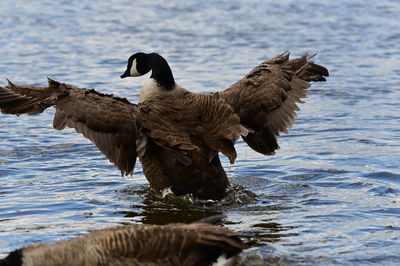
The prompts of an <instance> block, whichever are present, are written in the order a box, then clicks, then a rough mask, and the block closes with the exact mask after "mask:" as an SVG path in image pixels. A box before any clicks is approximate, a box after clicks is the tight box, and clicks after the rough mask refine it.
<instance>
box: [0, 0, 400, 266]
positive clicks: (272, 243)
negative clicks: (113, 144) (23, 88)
mask: <svg viewBox="0 0 400 266" xmlns="http://www.w3.org/2000/svg"><path fill="white" fill-rule="evenodd" d="M399 15H400V2H399V1H398V0H382V1H372V0H353V1H347V0H336V1H329V2H328V1H311V0H304V1H295V0H281V1H279V3H278V1H262V0H249V1H247V0H246V1H244V0H243V1H239V0H234V1H218V3H215V2H211V1H209V2H208V1H177V0H171V1H146V2H145V1H128V0H126V1H123V0H111V1H110V0H99V1H95V2H94V1H85V0H79V1H77V0H69V1H58V2H57V4H55V1H50V0H37V1H25V0H2V1H1V2H0V17H1V19H0V36H1V38H0V48H1V49H0V77H2V78H5V77H7V78H9V79H11V80H12V81H14V82H16V83H18V84H34V85H44V84H45V83H46V77H51V78H54V79H56V80H60V81H63V82H68V83H71V84H73V85H76V86H80V87H86V88H96V89H97V90H99V91H102V92H105V93H114V94H116V95H119V96H123V97H127V98H129V99H130V100H131V101H133V102H136V101H137V100H138V93H139V89H140V87H141V85H142V84H143V82H144V80H145V78H136V79H124V80H121V79H120V78H119V75H120V74H121V73H122V72H123V71H124V70H125V64H126V60H127V58H128V57H129V56H130V55H131V54H132V53H135V52H138V51H144V52H153V51H156V52H159V53H161V54H162V55H164V56H165V57H166V59H167V60H168V62H169V63H170V65H171V68H172V70H173V72H174V74H175V78H176V81H177V82H178V83H179V84H180V85H181V86H183V87H185V88H187V89H189V90H192V91H197V92H208V91H215V90H222V89H225V88H227V87H228V86H230V85H231V84H232V83H234V82H235V81H236V80H238V79H240V78H241V77H243V76H244V75H245V74H246V73H247V72H248V71H249V70H251V69H252V68H253V67H254V66H256V65H257V64H258V63H259V62H261V61H262V60H264V59H266V58H270V57H272V56H274V55H276V54H279V53H282V52H284V51H286V50H290V51H291V52H292V55H294V56H299V55H302V54H303V53H305V52H309V53H311V54H313V53H318V55H317V56H316V57H315V60H316V62H318V63H320V64H322V65H324V66H326V67H327V68H328V69H329V70H330V73H331V76H330V77H329V79H328V82H326V83H324V84H322V83H318V84H314V85H313V86H312V88H311V89H310V92H309V97H308V98H307V99H306V103H305V104H303V105H302V106H301V111H300V112H299V113H298V119H297V122H296V123H295V124H294V126H293V128H292V129H291V130H290V131H289V134H287V135H282V136H281V137H280V140H279V141H280V146H281V149H280V150H279V151H278V152H277V154H276V155H275V156H272V157H264V156H262V155H259V154H256V153H255V152H253V151H252V150H251V149H250V148H248V147H247V146H245V145H244V144H243V142H239V143H238V144H237V146H236V147H237V150H238V160H237V162H236V164H235V165H233V166H231V165H229V163H228V161H227V160H226V158H223V163H224V165H225V167H226V170H227V173H228V175H229V177H230V179H231V182H232V183H233V184H235V188H234V189H233V190H232V192H230V194H229V196H228V198H227V199H225V200H223V201H222V202H218V203H204V202H193V203H191V202H190V201H189V200H188V199H186V198H171V199H159V198H158V197H157V196H156V195H153V193H151V192H149V191H148V189H147V188H148V184H147V181H146V179H145V177H144V175H143V173H142V171H141V166H140V164H138V165H137V166H136V173H135V175H134V176H133V177H132V178H122V177H121V176H120V175H119V171H118V170H117V169H116V168H115V167H114V166H113V165H111V164H110V163H109V162H108V160H107V159H105V157H104V156H103V155H102V154H101V153H100V152H99V151H98V150H97V149H96V147H95V146H94V145H93V144H91V143H90V142H89V141H87V140H86V139H84V138H83V137H82V136H81V135H79V134H77V133H75V132H74V131H73V130H71V129H68V130H64V131H55V130H54V129H53V128H52V117H53V115H54V109H52V110H47V111H46V112H45V113H44V114H41V115H38V116H29V117H28V116H20V117H15V116H8V115H0V180H1V186H0V257H4V256H5V255H6V254H7V253H8V252H9V251H11V250H14V249H16V248H19V247H21V246H24V245H27V244H31V243H36V242H40V241H55V240H65V239H70V238H73V237H76V236H79V235H81V234H83V233H85V232H88V231H90V230H93V229H98V228H104V227H109V226H113V225H117V224H128V223H158V224H164V223H169V222H190V221H194V220H196V219H199V218H202V217H206V216H209V215H212V214H216V213H223V214H225V215H226V216H227V218H226V221H225V224H226V226H228V227H229V228H231V229H233V230H235V231H237V232H239V233H240V234H243V235H244V236H245V240H246V241H251V242H252V243H253V244H254V247H253V248H251V249H249V250H246V251H245V252H243V253H242V254H241V255H240V257H239V259H238V262H237V263H238V264H240V265H264V264H267V263H269V264H275V265H282V264H290V265H293V264H294V265H329V264H340V265H368V264H379V265H391V264H398V263H400V253H399V250H400V166H399V163H400V92H399V90H400V85H399V84H400V45H399V44H400V20H399ZM5 84H6V81H5V79H3V81H2V82H1V85H5ZM239 186H241V187H242V188H240V187H239ZM253 193H254V195H253Z"/></svg>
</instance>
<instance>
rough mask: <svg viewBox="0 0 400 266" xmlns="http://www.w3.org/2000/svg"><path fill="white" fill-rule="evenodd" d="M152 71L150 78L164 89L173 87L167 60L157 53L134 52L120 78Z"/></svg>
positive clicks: (173, 82)
mask: <svg viewBox="0 0 400 266" xmlns="http://www.w3.org/2000/svg"><path fill="white" fill-rule="evenodd" d="M150 70H151V71H152V73H151V76H150V78H153V79H155V80H156V81H157V83H158V84H159V85H160V86H162V87H163V88H164V89H166V90H171V89H173V88H174V85H175V80H174V77H173V75H172V71H171V68H170V67H169V65H168V63H167V61H166V60H165V59H164V58H163V57H162V56H161V55H159V54H157V53H150V54H145V53H136V54H133V55H131V57H129V59H128V65H127V67H126V70H125V72H124V73H123V74H122V75H121V78H126V77H138V76H142V75H144V74H146V73H148V72H149V71H150Z"/></svg>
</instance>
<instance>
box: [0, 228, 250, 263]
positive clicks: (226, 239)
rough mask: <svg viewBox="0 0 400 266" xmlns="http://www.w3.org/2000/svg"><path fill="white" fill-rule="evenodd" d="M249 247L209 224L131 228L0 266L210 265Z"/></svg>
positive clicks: (26, 252) (25, 252)
mask: <svg viewBox="0 0 400 266" xmlns="http://www.w3.org/2000/svg"><path fill="white" fill-rule="evenodd" d="M245 248H247V246H246V245H245V244H244V243H243V242H242V241H241V240H240V239H239V237H238V235H237V234H235V233H234V232H232V231H231V230H229V229H227V228H224V227H220V226H215V225H211V224H207V223H192V224H169V225H146V224H141V225H126V226H119V227H114V228H108V229H101V230H95V231H92V232H90V233H88V234H86V235H84V236H82V237H79V238H76V239H73V240H69V241H60V242H52V243H41V244H33V245H29V246H26V247H23V248H21V249H19V250H16V251H14V252H12V253H10V255H9V256H8V257H7V258H5V259H4V260H0V265H2V266H3V265H4V266H6V265H30V266H36V265H38V266H39V265H40V266H46V265H48V266H53V265H71V266H81V265H82V266H84V265H85V266H90V265H104V266H105V265H116V266H118V265H141V266H150V265H154V266H156V265H166V266H168V265H171V266H174V265H175V266H179V265H211V264H212V263H213V262H215V261H216V260H217V258H218V257H219V256H221V255H222V254H224V255H225V256H226V257H228V258H229V257H231V256H233V255H235V254H237V253H239V252H241V251H242V250H243V249H245Z"/></svg>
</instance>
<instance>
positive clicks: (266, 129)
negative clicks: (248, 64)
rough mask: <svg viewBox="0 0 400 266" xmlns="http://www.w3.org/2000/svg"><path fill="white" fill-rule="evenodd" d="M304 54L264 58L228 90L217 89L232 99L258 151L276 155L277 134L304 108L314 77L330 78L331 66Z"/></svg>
mask: <svg viewBox="0 0 400 266" xmlns="http://www.w3.org/2000/svg"><path fill="white" fill-rule="evenodd" d="M309 59H310V57H309V56H308V55H307V54H305V55H304V56H302V57H300V58H296V59H292V60H289V53H284V54H281V55H278V56H276V57H274V58H272V59H270V60H267V61H264V62H262V63H261V64H260V65H258V66H257V67H256V68H254V69H253V70H252V71H250V73H249V74H247V75H246V76H245V77H244V78H242V79H241V80H239V81H238V82H236V83H235V84H233V85H232V86H231V87H229V88H228V89H226V90H225V91H222V92H219V93H216V96H217V97H221V98H223V99H224V100H225V101H226V102H227V103H229V104H230V105H231V106H232V107H233V108H234V110H235V112H236V113H237V114H239V116H240V121H241V123H242V124H243V125H245V126H246V127H247V128H248V129H249V131H250V133H249V134H248V135H247V136H243V139H244V140H245V141H246V142H247V144H248V145H249V146H250V147H251V148H252V149H254V150H255V151H257V152H260V153H262V154H265V155H272V154H274V151H275V150H276V149H278V148H279V146H278V143H277V138H276V137H277V136H278V135H279V134H280V133H281V132H285V133H287V130H288V128H289V127H290V126H291V125H292V123H293V122H294V120H295V118H296V111H298V110H300V109H299V107H298V106H297V103H303V101H302V98H304V97H306V95H307V89H308V88H309V87H310V86H311V84H310V83H309V82H310V81H326V80H325V76H329V73H328V70H327V69H326V68H325V67H323V66H320V65H317V64H315V63H313V62H312V61H310V60H309Z"/></svg>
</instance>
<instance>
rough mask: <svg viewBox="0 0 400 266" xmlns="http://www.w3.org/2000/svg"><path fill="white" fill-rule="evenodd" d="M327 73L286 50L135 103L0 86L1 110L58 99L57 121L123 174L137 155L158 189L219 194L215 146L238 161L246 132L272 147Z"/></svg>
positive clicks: (222, 182)
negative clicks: (207, 86)
mask: <svg viewBox="0 0 400 266" xmlns="http://www.w3.org/2000/svg"><path fill="white" fill-rule="evenodd" d="M157 71H158V72H157V73H159V72H160V70H159V69H157ZM153 72H154V70H153ZM324 76H328V71H327V70H326V68H324V67H322V66H319V65H316V64H314V63H313V62H311V61H309V60H308V56H307V55H304V56H303V57H300V58H297V59H293V60H289V54H283V55H279V56H276V57H274V58H272V59H270V60H267V61H265V62H263V63H261V64H260V65H259V66H257V67H256V68H254V69H253V70H252V71H251V72H250V73H249V74H248V75H246V76H245V77H244V78H242V79H241V80H239V81H238V82H236V83H235V84H233V85H232V86H231V87H229V88H228V89H226V90H225V91H222V92H217V93H212V94H208V95H203V94H198V93H192V92H189V91H187V90H185V89H183V88H181V87H179V86H178V85H173V86H172V87H171V88H169V90H168V91H164V90H163V88H162V87H160V88H157V87H156V88H152V89H154V90H155V91H156V93H153V94H146V98H144V99H143V100H142V101H141V102H140V103H139V104H132V103H129V102H128V101H127V100H126V99H122V98H117V97H113V96H111V95H105V94H101V93H98V92H96V91H94V90H86V89H79V88H76V87H73V86H70V85H67V84H64V83H58V82H55V81H52V80H49V86H48V87H34V86H17V85H14V84H12V83H10V84H9V85H8V86H7V87H0V109H1V111H2V112H3V113H9V114H23V113H28V114H34V113H40V112H43V110H44V109H46V108H47V107H49V106H55V108H56V110H57V112H56V115H55V118H54V123H53V125H54V127H55V128H56V129H63V128H64V127H65V126H68V127H73V128H75V129H76V130H77V131H78V132H80V133H82V134H83V135H84V136H85V137H87V138H89V139H90V140H91V141H93V142H94V143H95V144H96V145H97V147H98V148H99V149H100V150H101V151H102V152H103V153H104V154H105V155H106V156H107V157H108V158H109V160H110V161H111V162H113V163H114V164H115V165H116V166H117V167H118V168H119V169H120V170H121V173H122V174H123V175H127V174H131V173H132V172H133V168H134V165H135V162H136V157H139V159H140V160H141V162H142V165H143V171H144V173H145V176H146V178H147V179H148V180H149V182H150V185H151V186H152V187H153V188H155V189H158V190H162V189H165V188H168V187H171V189H172V191H173V192H174V193H176V194H178V195H181V194H187V193H192V194H193V195H194V196H196V197H199V198H204V199H221V198H222V197H223V196H224V195H225V190H226V187H227V186H228V185H229V181H228V179H227V176H226V173H225V171H224V169H223V168H222V165H221V162H220V160H219V157H218V153H219V152H221V153H223V154H224V155H226V156H227V157H228V158H229V160H230V162H231V163H233V162H234V161H235V159H236V151H235V148H234V146H233V145H234V143H235V141H236V140H237V139H238V138H239V137H240V136H242V137H243V139H244V140H245V141H246V143H247V144H248V145H249V146H250V147H251V148H253V149H254V150H255V151H257V152H260V153H262V154H265V155H272V154H274V152H275V150H276V149H278V148H279V146H278V143H277V136H278V135H279V134H280V133H281V132H287V129H288V128H289V127H290V126H291V124H292V123H293V121H294V120H295V116H296V113H295V112H296V111H298V110H299V108H298V106H297V103H301V102H302V100H301V99H302V98H304V97H305V96H306V93H307V88H308V87H310V83H309V82H310V81H325V78H324ZM156 86H157V85H156Z"/></svg>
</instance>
